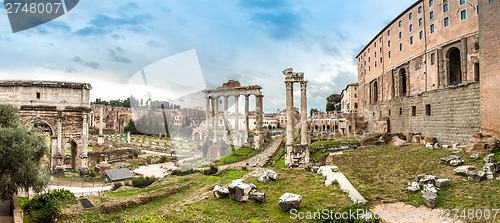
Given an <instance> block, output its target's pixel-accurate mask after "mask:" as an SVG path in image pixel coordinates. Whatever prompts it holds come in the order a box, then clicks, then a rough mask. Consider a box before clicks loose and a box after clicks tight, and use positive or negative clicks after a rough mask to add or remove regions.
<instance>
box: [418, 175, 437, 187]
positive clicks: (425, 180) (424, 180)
mask: <svg viewBox="0 0 500 223" xmlns="http://www.w3.org/2000/svg"><path fill="white" fill-rule="evenodd" d="M436 180H437V177H436V176H433V175H427V174H419V175H417V177H416V178H415V181H416V182H417V183H419V184H420V186H424V185H426V184H432V185H434V186H435V185H436Z"/></svg>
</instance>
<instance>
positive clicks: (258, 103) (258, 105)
mask: <svg viewBox="0 0 500 223" xmlns="http://www.w3.org/2000/svg"><path fill="white" fill-rule="evenodd" d="M263 97H264V95H255V117H256V118H257V120H256V124H257V125H256V130H257V131H256V132H257V142H256V145H255V147H256V148H257V149H260V147H261V144H262V140H263V135H264V132H263V131H262V130H263V128H262V127H263V114H264V113H263V112H262V110H263V109H262V107H263V105H262V104H263V103H262V98H263Z"/></svg>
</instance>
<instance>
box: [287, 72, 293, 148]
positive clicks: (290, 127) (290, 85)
mask: <svg viewBox="0 0 500 223" xmlns="http://www.w3.org/2000/svg"><path fill="white" fill-rule="evenodd" d="M285 84H286V119H287V120H286V144H287V145H291V144H293V138H294V137H293V136H294V135H293V121H294V119H293V82H290V81H285Z"/></svg>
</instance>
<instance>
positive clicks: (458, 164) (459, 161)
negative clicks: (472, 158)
mask: <svg viewBox="0 0 500 223" xmlns="http://www.w3.org/2000/svg"><path fill="white" fill-rule="evenodd" d="M462 164H464V160H452V161H450V165H451V166H460V165H462Z"/></svg>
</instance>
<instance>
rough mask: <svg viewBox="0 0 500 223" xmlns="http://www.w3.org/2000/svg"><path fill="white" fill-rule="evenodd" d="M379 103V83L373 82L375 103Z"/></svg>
mask: <svg viewBox="0 0 500 223" xmlns="http://www.w3.org/2000/svg"><path fill="white" fill-rule="evenodd" d="M377 102H378V84H377V82H376V81H375V82H373V103H377Z"/></svg>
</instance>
